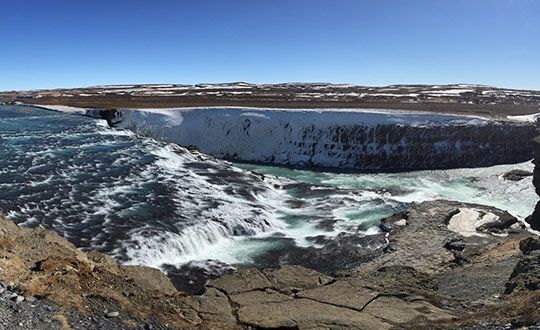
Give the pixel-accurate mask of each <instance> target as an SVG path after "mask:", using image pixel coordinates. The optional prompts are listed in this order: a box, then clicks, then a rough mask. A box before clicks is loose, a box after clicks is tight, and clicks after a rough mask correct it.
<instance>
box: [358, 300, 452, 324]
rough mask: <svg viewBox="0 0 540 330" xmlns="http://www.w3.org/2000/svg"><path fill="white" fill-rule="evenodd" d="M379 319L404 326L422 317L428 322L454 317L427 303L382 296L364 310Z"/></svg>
mask: <svg viewBox="0 0 540 330" xmlns="http://www.w3.org/2000/svg"><path fill="white" fill-rule="evenodd" d="M364 312H365V313H368V314H370V315H372V316H375V317H377V318H381V319H384V320H387V321H388V322H391V323H395V324H404V323H408V322H411V321H412V320H414V319H416V318H419V317H422V318H426V319H428V320H441V319H451V318H452V317H453V315H451V314H449V313H447V312H445V311H444V310H442V309H440V308H437V307H435V306H433V305H431V304H429V303H427V302H425V301H414V302H407V301H404V300H402V299H399V298H397V297H392V296H388V297H385V296H382V297H379V298H377V299H375V300H374V301H372V302H370V303H369V304H368V305H367V306H366V308H365V309H364Z"/></svg>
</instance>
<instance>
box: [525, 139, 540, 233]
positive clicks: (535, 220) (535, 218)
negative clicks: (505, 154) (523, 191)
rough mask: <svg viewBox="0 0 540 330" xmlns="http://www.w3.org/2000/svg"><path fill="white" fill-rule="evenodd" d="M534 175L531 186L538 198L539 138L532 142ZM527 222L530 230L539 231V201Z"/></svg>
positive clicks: (539, 170)
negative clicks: (532, 185)
mask: <svg viewBox="0 0 540 330" xmlns="http://www.w3.org/2000/svg"><path fill="white" fill-rule="evenodd" d="M533 141H534V173H533V184H534V188H535V189H536V194H537V195H539V196H540V136H538V137H536V138H535V139H534V140H533ZM527 222H528V223H529V224H530V225H531V228H532V229H535V230H540V201H539V202H538V203H537V204H536V207H535V208H534V212H533V214H532V215H531V216H529V217H528V218H527Z"/></svg>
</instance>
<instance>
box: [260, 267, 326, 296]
mask: <svg viewBox="0 0 540 330" xmlns="http://www.w3.org/2000/svg"><path fill="white" fill-rule="evenodd" d="M263 273H264V274H265V275H266V277H267V278H268V280H270V282H272V284H273V285H275V286H276V287H277V288H279V289H280V290H284V291H288V292H295V291H296V292H297V291H301V290H306V289H311V288H316V287H318V286H321V285H326V284H328V283H330V282H331V281H333V280H334V279H333V278H332V277H330V276H326V275H323V274H321V273H319V272H317V271H315V270H312V269H308V268H304V267H300V266H282V267H281V268H278V269H267V270H264V271H263Z"/></svg>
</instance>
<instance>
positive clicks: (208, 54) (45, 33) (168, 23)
mask: <svg viewBox="0 0 540 330" xmlns="http://www.w3.org/2000/svg"><path fill="white" fill-rule="evenodd" d="M0 8H1V17H0V90H11V89H34V88H52V87H76V86H89V85H97V84H118V83H199V82H229V81H248V82H255V83H257V82H268V83H270V82H291V81H296V82H298V81H305V82H336V83H337V82H346V83H356V84H361V85H387V84H397V83H427V84H429V83H436V84H442V83H458V82H459V83H480V84H488V85H495V86H501V87H513V88H528V89H536V90H540V1H537V0H408V1H404V0H228V1H225V0H190V1H181V0H177V1H173V0H144V1H143V0H124V1H121V0H92V1H82V0H81V1H79V0H64V1H61V0H48V1H41V0H39V1H38V0H36V1H31V0H17V1H2V4H1V6H0Z"/></svg>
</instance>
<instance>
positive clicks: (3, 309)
mask: <svg viewBox="0 0 540 330" xmlns="http://www.w3.org/2000/svg"><path fill="white" fill-rule="evenodd" d="M62 319H63V320H65V321H67V322H68V324H69V326H70V327H71V329H77V330H78V329H82V330H84V329H110V330H120V329H126V330H127V329H141V330H142V329H166V328H164V327H162V326H160V325H156V324H144V323H143V324H141V325H139V326H136V327H131V326H128V325H127V324H126V323H124V320H123V319H122V317H121V314H120V313H119V312H109V313H106V314H103V315H82V314H80V313H78V312H76V311H74V310H69V309H65V308H62V307H59V306H56V305H54V304H52V303H50V302H49V301H47V300H46V299H38V298H36V297H31V296H28V297H24V296H22V295H19V294H18V293H17V292H16V290H14V289H13V288H10V287H7V286H5V285H3V284H2V283H0V330H8V329H9V330H12V329H13V330H49V329H51V330H56V329H64V328H63V322H65V321H61V320H62ZM127 319H129V315H128V316H126V319H125V320H127Z"/></svg>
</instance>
